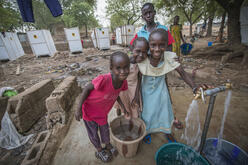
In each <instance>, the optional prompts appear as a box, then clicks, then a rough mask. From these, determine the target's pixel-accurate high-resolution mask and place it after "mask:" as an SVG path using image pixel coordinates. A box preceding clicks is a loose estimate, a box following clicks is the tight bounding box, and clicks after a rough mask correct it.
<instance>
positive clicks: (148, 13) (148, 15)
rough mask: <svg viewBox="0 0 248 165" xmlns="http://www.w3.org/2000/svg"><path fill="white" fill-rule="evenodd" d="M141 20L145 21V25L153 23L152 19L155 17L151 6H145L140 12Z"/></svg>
mask: <svg viewBox="0 0 248 165" xmlns="http://www.w3.org/2000/svg"><path fill="white" fill-rule="evenodd" d="M141 12H142V18H143V19H144V20H145V21H146V23H152V22H154V17H155V15H156V11H155V10H154V9H153V7H152V6H150V5H146V6H145V7H144V8H143V9H142V10H141Z"/></svg>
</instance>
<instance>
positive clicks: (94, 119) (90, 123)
mask: <svg viewBox="0 0 248 165" xmlns="http://www.w3.org/2000/svg"><path fill="white" fill-rule="evenodd" d="M129 67H130V61H129V58H128V56H127V54H125V53H123V52H115V53H113V54H112V55H111V57H110V70H111V72H110V73H108V74H104V75H100V76H98V77H96V78H95V79H93V80H92V82H91V83H90V84H89V85H87V86H86V87H85V88H84V90H83V92H82V94H81V100H80V103H79V107H78V110H77V111H76V112H75V118H76V120H77V121H80V119H81V118H82V117H83V120H84V123H85V127H86V129H87V132H88V136H89V139H90V141H91V143H92V144H93V145H94V146H95V148H96V149H97V152H96V153H95V155H96V157H97V158H99V159H101V160H102V161H104V162H108V161H110V160H111V158H112V155H113V154H115V153H116V152H117V151H116V149H115V148H114V147H113V146H112V145H111V144H110V137H109V126H108V123H107V119H108V113H109V111H110V110H111V108H112V107H113V104H114V103H115V101H116V100H117V101H118V103H119V104H120V105H121V106H122V108H123V109H124V111H125V112H126V113H127V111H126V109H125V107H124V105H123V103H122V101H121V99H120V97H119V93H120V92H121V91H124V90H127V89H128V85H127V80H126V78H127V76H128V74H129ZM82 114H83V115H82ZM98 128H99V130H100V135H101V141H102V143H104V144H105V145H106V146H105V148H102V146H101V142H100V139H99V136H98ZM108 151H109V152H108Z"/></svg>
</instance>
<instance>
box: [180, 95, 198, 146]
mask: <svg viewBox="0 0 248 165" xmlns="http://www.w3.org/2000/svg"><path fill="white" fill-rule="evenodd" d="M201 132H202V131H201V125H200V117H199V108H198V102H197V100H193V101H192V103H191V104H190V106H189V109H188V112H187V116H186V118H185V129H184V133H183V134H182V136H181V139H183V140H185V141H186V143H187V145H189V146H192V147H193V148H194V149H195V150H197V149H198V147H199V145H200V140H201Z"/></svg>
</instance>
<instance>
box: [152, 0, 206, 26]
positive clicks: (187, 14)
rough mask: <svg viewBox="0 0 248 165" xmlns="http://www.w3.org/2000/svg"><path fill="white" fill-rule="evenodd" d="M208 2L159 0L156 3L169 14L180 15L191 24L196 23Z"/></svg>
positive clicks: (198, 0) (200, 0)
mask: <svg viewBox="0 0 248 165" xmlns="http://www.w3.org/2000/svg"><path fill="white" fill-rule="evenodd" d="M206 2H207V1H202V0H157V1H155V2H154V3H155V6H156V7H158V8H159V9H162V8H163V9H165V10H166V11H168V16H171V17H174V16H175V15H179V16H181V17H180V19H181V21H186V20H187V22H189V23H190V24H194V23H196V22H197V21H199V19H200V18H201V16H202V15H203V13H204V12H205V10H206V8H205V6H206Z"/></svg>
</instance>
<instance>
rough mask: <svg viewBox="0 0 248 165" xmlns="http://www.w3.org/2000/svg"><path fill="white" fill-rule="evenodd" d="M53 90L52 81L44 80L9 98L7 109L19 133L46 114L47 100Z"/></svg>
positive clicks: (26, 129)
mask: <svg viewBox="0 0 248 165" xmlns="http://www.w3.org/2000/svg"><path fill="white" fill-rule="evenodd" d="M53 90H54V86H53V83H52V81H51V80H50V79H48V80H43V81H41V82H39V83H37V84H35V85H34V86H32V87H30V88H28V89H26V90H25V91H23V92H22V93H19V94H18V95H16V96H13V97H11V98H10V99H9V101H8V106H7V111H8V113H9V115H10V118H11V120H12V122H13V123H14V125H15V127H16V128H17V130H18V132H19V133H23V132H26V131H28V130H29V129H30V128H31V127H32V126H33V124H35V123H36V122H37V121H38V120H39V119H40V117H42V116H44V115H45V113H46V111H47V110H46V104H45V100H46V98H47V97H49V95H50V94H51V93H52V91H53Z"/></svg>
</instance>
